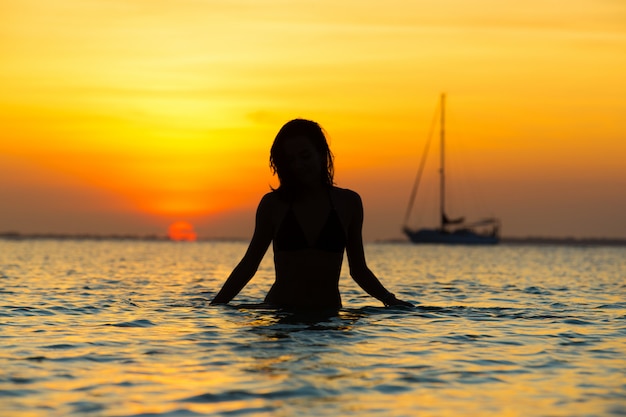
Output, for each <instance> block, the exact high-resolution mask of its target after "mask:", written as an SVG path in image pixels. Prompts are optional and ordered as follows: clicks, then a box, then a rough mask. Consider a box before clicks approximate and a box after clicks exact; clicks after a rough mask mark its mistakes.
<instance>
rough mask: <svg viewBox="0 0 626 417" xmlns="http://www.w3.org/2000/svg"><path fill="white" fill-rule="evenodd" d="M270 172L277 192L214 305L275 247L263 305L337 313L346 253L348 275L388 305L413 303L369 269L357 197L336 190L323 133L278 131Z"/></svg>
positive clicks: (308, 128) (294, 128) (304, 127)
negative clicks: (275, 178) (271, 281)
mask: <svg viewBox="0 0 626 417" xmlns="http://www.w3.org/2000/svg"><path fill="white" fill-rule="evenodd" d="M270 167H271V168H272V171H273V172H274V173H275V174H277V175H278V179H279V181H280V186H279V187H278V188H277V189H276V190H273V191H272V192H270V193H268V194H266V195H265V196H264V197H263V198H262V199H261V202H260V203H259V206H258V208H257V213H256V226H255V229H254V234H253V236H252V240H251V242H250V245H249V247H248V250H247V251H246V253H245V255H244V257H243V259H242V260H241V261H240V262H239V264H238V265H237V267H235V269H234V270H233V272H232V273H231V274H230V276H229V277H228V279H227V280H226V283H225V284H224V286H223V287H222V289H221V290H220V292H219V293H218V294H217V295H216V296H215V298H214V299H213V301H212V302H211V304H223V303H228V302H229V301H230V300H232V299H233V297H235V296H236V295H237V294H238V293H239V291H241V289H242V288H243V287H244V286H245V285H246V284H247V283H248V281H250V279H251V278H252V277H253V276H254V274H255V273H256V270H257V268H258V266H259V264H260V263H261V260H262V259H263V256H264V255H265V252H266V251H267V248H268V247H269V245H270V242H273V245H274V246H273V248H274V266H275V270H276V281H275V282H274V284H273V285H272V287H271V289H270V290H269V292H268V294H267V296H266V298H265V303H267V304H269V305H272V306H276V307H286V308H303V309H338V308H340V307H341V296H340V295H339V274H340V272H341V263H342V261H343V252H344V249H345V251H346V254H347V255H348V263H349V266H350V275H351V276H352V278H353V279H354V280H355V281H356V282H357V284H359V285H360V286H361V288H363V289H364V290H365V291H366V292H367V293H368V294H370V295H371V296H373V297H375V298H377V299H378V300H380V301H381V302H382V303H383V304H384V305H386V306H392V305H403V306H411V304H410V303H408V302H405V301H401V300H398V299H397V298H396V297H395V296H394V295H393V294H392V293H390V292H389V291H387V290H386V289H385V288H384V287H383V285H382V284H381V283H380V281H378V279H377V278H376V276H375V275H374V274H373V273H372V271H370V269H369V268H368V267H367V264H366V262H365V254H364V251H363V238H362V234H361V228H362V225H363V206H362V203H361V198H360V197H359V195H358V194H357V193H355V192H353V191H350V190H347V189H341V188H337V187H334V186H333V184H334V182H333V174H334V168H333V155H332V153H331V151H330V149H329V147H328V143H327V141H326V137H325V135H324V132H323V130H322V128H321V127H320V126H319V125H318V124H317V123H315V122H313V121H310V120H303V119H295V120H292V121H290V122H288V123H286V124H285V125H284V126H283V127H282V128H281V129H280V131H279V132H278V135H277V136H276V139H274V144H273V145H272V149H271V151H270Z"/></svg>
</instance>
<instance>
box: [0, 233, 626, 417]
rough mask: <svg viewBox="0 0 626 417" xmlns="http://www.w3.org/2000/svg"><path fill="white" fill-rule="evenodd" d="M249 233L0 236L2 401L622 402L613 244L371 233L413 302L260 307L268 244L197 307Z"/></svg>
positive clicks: (477, 411) (619, 277)
mask: <svg viewBox="0 0 626 417" xmlns="http://www.w3.org/2000/svg"><path fill="white" fill-rule="evenodd" d="M246 246H247V244H246V243H245V242H224V241H219V242H218V241H216V242H211V241H205V242H168V241H132V240H126V241H125V240H71V239H56V240H55V239H22V240H10V239H5V240H0V415H1V416H3V417H26V416H28V417H33V416H35V417H38V416H46V417H48V416H51V417H55V416H59V417H66V416H111V417H113V416H115V417H121V416H128V417H138V416H182V417H195V416H285V417H287V416H289V417H291V416H380V417H383V416H384V417H393V416H398V417H399V416H433V417H434V416H437V417H442V416H443V417H445V416H509V417H510V416H594V417H595V416H624V415H626V247H611V246H567V245H523V244H516V245H506V244H502V245H498V246H490V247H467V246H458V247H447V246H428V245H423V246H421V245H411V244H404V243H371V244H367V245H366V246H365V252H366V257H367V260H368V265H369V267H370V269H371V270H372V271H374V273H375V274H376V275H377V276H378V277H379V278H380V280H381V282H383V284H384V285H385V286H386V287H387V288H388V289H389V290H390V291H392V292H394V293H395V294H396V295H397V296H398V298H401V299H404V300H407V301H410V302H412V303H413V304H414V305H415V306H414V307H412V308H411V307H393V308H385V307H383V306H382V305H381V304H380V303H379V302H378V301H377V300H375V299H373V298H371V297H369V296H368V295H367V294H366V293H365V292H363V291H362V290H361V289H360V288H359V287H358V286H357V285H356V284H355V283H354V281H352V279H351V278H350V276H349V271H348V268H347V265H344V269H343V272H342V277H341V283H340V289H341V293H342V297H343V304H344V306H343V308H342V309H341V310H340V311H338V312H336V313H329V312H325V313H303V312H292V311H291V312H290V311H281V310H272V309H267V308H263V307H261V306H259V305H258V303H260V302H261V301H262V300H263V297H264V296H265V293H266V292H267V290H268V289H269V286H270V285H271V283H272V281H273V274H274V272H273V263H272V254H271V249H270V252H269V253H268V254H267V256H266V257H265V259H264V260H263V262H262V263H261V266H260V268H259V270H258V272H257V274H256V276H255V277H254V278H253V280H252V281H251V282H250V283H249V284H248V286H247V287H246V288H245V289H244V290H243V291H242V292H241V293H240V294H239V295H238V296H237V297H236V298H235V299H234V300H233V302H232V303H231V304H230V305H227V306H210V305H209V301H210V300H211V299H212V297H213V296H214V295H215V293H216V292H217V291H218V290H219V288H220V287H221V285H222V283H223V282H224V280H225V279H226V277H227V276H228V274H229V273H230V271H231V270H232V268H233V267H234V266H235V265H236V264H237V262H238V261H239V259H240V258H241V257H242V255H243V254H244V252H245V250H246ZM344 263H345V262H344Z"/></svg>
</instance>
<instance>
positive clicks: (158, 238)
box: [0, 232, 626, 246]
mask: <svg viewBox="0 0 626 417" xmlns="http://www.w3.org/2000/svg"><path fill="white" fill-rule="evenodd" d="M0 239H2V240H37V239H39V240H44V239H47V240H96V241H99V240H100V241H102V240H112V241H146V242H172V240H171V239H170V238H168V237H167V236H163V235H131V234H110V235H104V234H89V233H77V234H64V233H19V232H0ZM197 241H198V242H247V241H248V239H244V238H236V237H210V238H208V237H206V238H203V237H199V238H198V239H197ZM372 243H393V244H407V245H410V244H411V243H410V242H409V241H408V240H404V239H401V238H398V239H384V240H376V241H374V242H372ZM500 243H501V244H502V245H546V246H548V245H563V246H626V238H624V239H620V238H574V237H566V238H559V237H539V236H529V237H503V238H502V240H501V242H500Z"/></svg>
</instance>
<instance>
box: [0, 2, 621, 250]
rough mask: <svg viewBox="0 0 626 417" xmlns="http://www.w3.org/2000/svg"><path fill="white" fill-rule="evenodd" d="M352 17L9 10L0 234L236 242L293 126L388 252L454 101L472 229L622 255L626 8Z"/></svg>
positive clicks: (160, 9) (86, 6) (165, 5)
mask: <svg viewBox="0 0 626 417" xmlns="http://www.w3.org/2000/svg"><path fill="white" fill-rule="evenodd" d="M364 3H367V2H358V1H344V2H335V1H299V2H286V1H278V0H275V1H200V0H187V1H178V2H170V1H150V2H145V1H140V0H135V1H129V0H106V1H105V0H100V1H96V0H91V1H90V0H80V1H79V0H57V1H54V2H41V1H38V0H1V1H0V15H2V16H3V17H2V25H0V60H1V62H2V65H1V66H0V88H1V90H2V94H1V95H0V122H1V125H2V127H3V132H2V134H1V136H0V199H1V200H4V203H3V204H2V205H1V206H2V207H0V230H18V231H24V232H33V231H41V232H46V231H57V232H60V231H70V232H116V233H119V232H130V233H134V232H136V233H146V232H155V233H164V231H165V229H166V227H167V224H169V223H170V222H171V221H174V220H189V221H193V222H194V223H195V224H196V225H197V226H198V229H199V230H198V231H199V234H200V235H202V234H204V235H208V236H230V235H234V236H248V235H249V233H250V231H249V229H250V227H251V221H252V219H251V214H250V211H251V210H253V209H254V207H255V205H256V203H257V201H258V199H259V198H260V196H261V195H262V194H263V193H264V192H266V191H267V190H268V185H269V184H275V180H274V179H272V177H271V175H270V172H269V170H268V167H267V157H268V151H269V146H270V145H271V141H272V139H273V137H274V135H275V134H276V132H277V131H278V129H279V128H280V126H281V125H282V123H284V122H285V121H287V120H289V119H291V118H294V117H306V118H311V119H314V120H316V121H318V122H319V123H321V124H322V125H323V126H324V127H325V128H326V130H327V131H328V133H329V134H330V137H331V146H332V148H333V150H334V152H335V154H336V157H337V161H336V163H337V177H336V179H337V182H338V184H339V185H340V186H344V187H349V188H353V189H355V190H356V191H359V192H360V193H361V194H362V196H363V198H364V201H365V203H366V221H367V222H368V223H367V224H366V229H365V231H366V237H368V238H370V239H376V238H389V237H397V236H399V235H400V231H399V230H400V229H399V225H400V223H401V222H402V218H403V213H404V208H405V207H406V203H407V199H408V193H409V190H410V187H411V184H412V181H413V178H414V175H415V171H416V169H417V163H418V160H419V156H420V153H421V151H422V147H423V144H424V141H425V139H426V135H427V131H428V128H429V124H430V120H431V118H432V115H433V112H434V110H435V105H436V102H437V99H438V95H439V93H440V92H443V91H445V92H447V94H448V102H449V104H448V126H447V130H448V132H449V147H450V155H451V158H452V157H453V156H454V155H455V152H456V154H457V155H460V156H462V157H463V158H460V159H462V160H463V161H464V162H463V163H467V165H468V166H471V170H469V171H468V172H465V173H463V174H459V175H461V176H462V177H463V180H468V179H471V180H475V181H474V182H477V183H479V188H480V194H481V195H482V199H483V200H484V205H483V209H484V211H486V213H479V212H478V211H479V209H478V208H477V209H476V213H474V212H470V213H469V215H474V214H475V215H481V214H486V215H497V216H499V217H501V218H502V220H503V223H504V234H505V235H507V234H508V235H529V234H532V235H558V236H617V237H626V221H625V220H623V219H622V217H623V215H622V214H623V213H624V212H626V197H624V196H623V194H625V193H624V192H623V190H624V189H626V187H625V186H626V167H625V164H624V163H623V160H624V155H626V145H625V143H626V123H625V122H624V121H623V120H624V117H625V116H624V115H626V82H625V81H624V80H623V79H624V76H623V74H626V25H624V22H626V4H625V3H624V2H621V1H617V0H604V1H599V0H581V1H576V2H571V1H566V0H552V1H545V0H530V1H525V2H518V3H519V4H514V3H513V2H502V1H495V0H477V1H473V2H467V1H464V0H445V1H439V2H430V1H386V2H371V4H369V3H368V4H364ZM455 143H456V145H457V146H456V147H455V146H454V145H455ZM455 149H456V150H455ZM433 167H434V165H433ZM451 182H452V184H451V187H452V189H454V176H453V175H451ZM450 203H451V204H454V205H455V206H453V207H451V208H450V211H451V212H454V211H455V209H457V210H462V209H461V208H460V206H461V204H460V201H459V202H457V201H455V199H454V198H452V197H451V198H450ZM457 204H458V205H457ZM466 210H474V209H466ZM459 214H467V213H465V212H463V213H459Z"/></svg>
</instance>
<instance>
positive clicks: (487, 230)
mask: <svg viewBox="0 0 626 417" xmlns="http://www.w3.org/2000/svg"><path fill="white" fill-rule="evenodd" d="M445 102H446V96H445V94H441V98H440V112H439V115H440V121H439V128H440V131H439V139H440V141H439V146H440V160H439V218H440V220H439V227H433V228H420V229H411V228H410V227H408V226H407V223H408V219H409V216H410V214H411V210H412V208H413V203H414V201H415V197H416V195H417V189H418V186H419V182H420V179H421V175H422V172H423V169H424V165H425V162H426V155H427V153H428V147H429V144H430V141H429V142H428V143H427V147H426V150H425V152H424V154H423V155H422V161H421V164H420V167H419V170H418V174H417V177H416V179H415V184H414V185H413V189H412V192H411V197H410V199H409V205H408V208H407V212H406V216H405V219H404V226H403V232H404V233H405V234H406V235H407V237H408V238H409V240H410V241H411V242H413V243H438V244H448V245H451V244H461V245H493V244H496V243H498V242H499V241H500V236H499V232H500V221H499V220H498V219H496V218H485V219H482V220H479V221H476V222H471V223H468V222H466V221H465V218H464V217H461V218H456V219H451V218H449V217H448V216H447V215H446V207H445V202H446V182H445V179H446V175H445Z"/></svg>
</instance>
